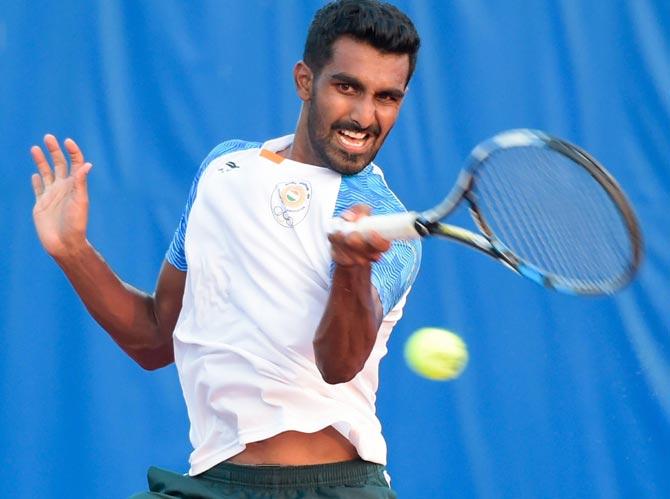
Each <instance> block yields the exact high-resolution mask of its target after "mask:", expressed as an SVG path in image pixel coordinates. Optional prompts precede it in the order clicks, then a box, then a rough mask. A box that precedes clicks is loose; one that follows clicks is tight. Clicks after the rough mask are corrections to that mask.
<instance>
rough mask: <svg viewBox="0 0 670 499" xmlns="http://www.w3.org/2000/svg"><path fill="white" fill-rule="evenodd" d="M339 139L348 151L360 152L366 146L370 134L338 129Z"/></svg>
mask: <svg viewBox="0 0 670 499" xmlns="http://www.w3.org/2000/svg"><path fill="white" fill-rule="evenodd" d="M337 139H338V141H339V142H340V144H342V146H344V148H345V149H347V150H348V151H351V152H360V151H362V150H363V149H365V148H366V146H367V144H368V142H369V139H370V134H369V133H364V132H354V131H352V130H337Z"/></svg>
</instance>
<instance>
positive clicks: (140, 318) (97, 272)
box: [55, 241, 186, 370]
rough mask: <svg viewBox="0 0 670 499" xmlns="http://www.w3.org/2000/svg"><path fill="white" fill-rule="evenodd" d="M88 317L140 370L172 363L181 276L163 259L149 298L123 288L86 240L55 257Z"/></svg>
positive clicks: (183, 278) (125, 286)
mask: <svg viewBox="0 0 670 499" xmlns="http://www.w3.org/2000/svg"><path fill="white" fill-rule="evenodd" d="M55 260H56V261H57V262H58V265H60V267H61V268H62V269H63V271H64V272H65V274H66V276H67V278H68V279H69V280H70V282H71V283H72V286H73V287H74V289H75V291H76V292H77V294H78V295H79V297H80V298H81V300H82V302H83V303H84V305H85V306H86V309H87V310H88V311H89V313H90V314H91V316H92V317H93V318H94V319H95V320H96V321H97V322H98V324H100V326H101V327H102V328H103V329H104V330H105V331H107V333H108V334H109V335H110V336H111V337H112V339H113V340H114V341H115V342H116V343H117V344H118V345H119V346H120V347H121V349H122V350H123V351H124V352H126V353H127V354H128V355H129V356H130V357H131V358H132V359H133V360H135V362H137V363H138V364H139V365H140V366H142V367H143V368H144V369H151V370H153V369H158V368H161V367H164V366H166V365H168V364H171V363H172V362H173V361H174V352H173V348H172V332H173V331H174V327H175V325H176V323H177V318H178V317H179V312H180V310H181V302H182V297H183V294H184V283H185V281H186V272H182V271H181V270H178V269H176V268H175V267H173V266H172V265H171V264H170V263H169V262H167V261H164V262H163V266H162V268H161V270H160V274H159V276H158V281H157V283H156V290H155V292H154V294H153V295H150V294H147V293H145V292H143V291H141V290H139V289H136V288H134V287H133V286H131V285H129V284H126V283H125V282H123V281H122V280H121V279H119V277H118V276H117V275H116V274H115V273H114V272H112V270H111V268H110V267H109V266H108V265H107V263H106V262H105V261H104V260H103V258H102V256H100V254H99V253H98V252H97V251H96V250H95V248H93V246H91V245H90V244H89V243H88V241H86V242H85V244H84V246H83V247H82V248H80V249H79V250H78V251H76V252H75V253H73V254H72V255H68V256H67V257H55Z"/></svg>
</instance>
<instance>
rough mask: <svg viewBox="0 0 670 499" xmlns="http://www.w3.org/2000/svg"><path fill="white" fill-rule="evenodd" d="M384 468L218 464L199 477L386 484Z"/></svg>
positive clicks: (314, 483)
mask: <svg viewBox="0 0 670 499" xmlns="http://www.w3.org/2000/svg"><path fill="white" fill-rule="evenodd" d="M384 470H385V468H384V466H382V465H381V464H376V463H370V462H367V461H362V460H356V461H344V462H340V463H329V464H313V465H306V466H280V465H243V464H232V463H227V462H223V463H219V464H217V465H216V466H214V467H213V468H210V469H209V470H207V471H205V472H204V473H203V474H201V475H199V477H202V478H207V479H209V480H216V481H224V482H228V483H231V484H236V485H249V486H254V485H255V486H268V487H282V486H297V485H302V486H319V485H323V486H328V485H330V486H333V485H353V486H363V485H372V484H377V485H378V484H380V483H382V484H384V485H386V479H385V478H384Z"/></svg>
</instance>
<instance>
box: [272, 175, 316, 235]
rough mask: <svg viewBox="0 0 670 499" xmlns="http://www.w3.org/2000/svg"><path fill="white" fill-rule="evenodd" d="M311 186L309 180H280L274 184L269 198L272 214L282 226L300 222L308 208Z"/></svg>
mask: <svg viewBox="0 0 670 499" xmlns="http://www.w3.org/2000/svg"><path fill="white" fill-rule="evenodd" d="M311 197H312V187H311V186H310V184H309V182H282V183H280V184H277V185H276V186H275V189H274V191H273V192H272V197H271V199H270V208H271V209H272V216H274V219H275V220H276V221H277V223H279V224H280V225H283V226H284V227H294V226H296V225H298V224H299V223H300V222H302V221H303V220H304V218H305V216H306V215H307V211H308V210H309V202H310V199H311Z"/></svg>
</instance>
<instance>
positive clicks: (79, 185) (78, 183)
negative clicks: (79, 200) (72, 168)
mask: <svg viewBox="0 0 670 499" xmlns="http://www.w3.org/2000/svg"><path fill="white" fill-rule="evenodd" d="M91 168H93V165H92V164H91V163H84V164H83V165H81V166H80V167H79V169H78V170H77V171H76V172H73V175H74V189H75V191H76V192H77V194H79V195H83V196H86V195H87V191H86V179H87V178H88V172H90V171H91Z"/></svg>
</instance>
